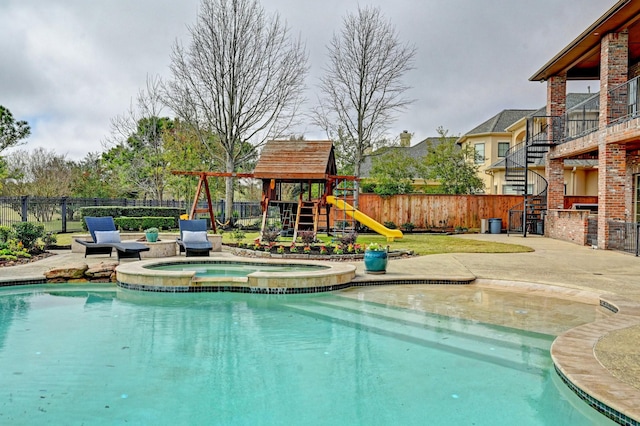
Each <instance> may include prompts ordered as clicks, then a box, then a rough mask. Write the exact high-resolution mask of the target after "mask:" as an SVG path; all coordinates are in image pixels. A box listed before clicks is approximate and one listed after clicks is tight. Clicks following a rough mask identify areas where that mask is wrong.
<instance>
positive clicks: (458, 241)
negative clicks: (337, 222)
mask: <svg viewBox="0 0 640 426" xmlns="http://www.w3.org/2000/svg"><path fill="white" fill-rule="evenodd" d="M258 235H259V234H258V233H257V232H247V233H246V234H245V238H244V240H243V241H244V242H252V241H253V240H254V239H255V238H257V237H258ZM318 239H320V240H321V241H322V242H324V243H325V244H332V237H328V236H327V235H326V234H322V233H319V234H318ZM222 242H223V243H230V242H234V240H233V239H232V238H231V233H228V232H225V233H224V234H223V236H222ZM357 242H358V243H359V244H369V243H379V244H384V245H389V247H390V248H391V249H392V250H411V251H413V252H414V253H416V254H420V255H423V254H439V253H524V252H531V251H533V249H531V248H530V247H526V246H522V245H518V244H505V243H497V242H490V241H479V240H471V239H467V238H456V237H453V236H450V235H433V234H407V233H405V234H404V238H402V239H401V240H397V241H394V242H393V243H387V240H386V238H385V237H383V236H382V235H378V234H361V235H359V236H358V241H357ZM279 243H280V244H282V245H290V244H291V238H282V237H281V238H280V240H279Z"/></svg>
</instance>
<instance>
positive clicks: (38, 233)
mask: <svg viewBox="0 0 640 426" xmlns="http://www.w3.org/2000/svg"><path fill="white" fill-rule="evenodd" d="M12 226H13V234H14V235H15V239H16V240H17V241H19V242H21V243H22V246H23V247H24V248H25V250H27V251H32V250H34V249H35V248H36V243H37V242H38V239H39V238H42V237H44V225H42V224H36V223H31V222H19V223H14V224H13V225H12Z"/></svg>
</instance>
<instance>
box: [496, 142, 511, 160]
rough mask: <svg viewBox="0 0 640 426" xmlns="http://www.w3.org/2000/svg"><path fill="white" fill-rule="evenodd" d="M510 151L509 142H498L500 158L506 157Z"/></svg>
mask: <svg viewBox="0 0 640 426" xmlns="http://www.w3.org/2000/svg"><path fill="white" fill-rule="evenodd" d="M508 150H509V142H498V157H500V158H503V157H506V155H507V151H508Z"/></svg>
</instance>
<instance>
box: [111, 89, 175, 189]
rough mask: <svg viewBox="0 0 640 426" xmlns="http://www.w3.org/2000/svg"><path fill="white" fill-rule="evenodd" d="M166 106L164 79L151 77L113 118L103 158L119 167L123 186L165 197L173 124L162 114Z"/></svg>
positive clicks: (113, 166)
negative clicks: (168, 140) (168, 138)
mask: <svg viewBox="0 0 640 426" xmlns="http://www.w3.org/2000/svg"><path fill="white" fill-rule="evenodd" d="M164 108H165V105H164V102H163V99H162V97H161V90H160V79H159V78H158V77H147V82H146V88H145V89H143V90H140V91H139V92H138V96H137V98H136V101H135V103H134V102H132V104H131V106H130V107H129V110H128V111H127V112H126V113H124V114H122V115H119V116H116V117H114V118H112V119H111V134H110V135H109V136H108V137H107V138H106V139H105V141H104V142H103V146H104V147H105V148H106V149H105V153H104V154H103V160H104V161H107V162H109V163H111V165H110V167H112V168H116V169H117V170H116V171H117V172H118V173H119V174H120V177H121V179H122V183H123V185H122V186H123V187H129V188H130V189H132V190H133V191H135V192H142V193H143V194H144V196H145V198H146V197H147V196H149V197H151V198H152V199H154V200H159V201H162V200H163V197H164V192H165V187H166V183H167V182H166V181H167V177H168V176H169V170H168V164H167V163H168V161H167V159H166V156H165V147H164V139H165V133H167V132H168V131H169V130H170V127H171V126H172V125H173V122H172V121H171V119H169V118H167V117H162V114H163V109H164Z"/></svg>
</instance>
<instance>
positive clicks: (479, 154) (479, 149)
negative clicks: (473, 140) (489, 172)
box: [474, 143, 485, 164]
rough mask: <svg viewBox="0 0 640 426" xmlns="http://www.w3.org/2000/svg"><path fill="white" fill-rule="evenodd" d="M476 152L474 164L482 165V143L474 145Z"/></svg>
mask: <svg viewBox="0 0 640 426" xmlns="http://www.w3.org/2000/svg"><path fill="white" fill-rule="evenodd" d="M474 148H475V151H476V164H482V163H484V160H485V158H484V143H477V144H475V145H474Z"/></svg>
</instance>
